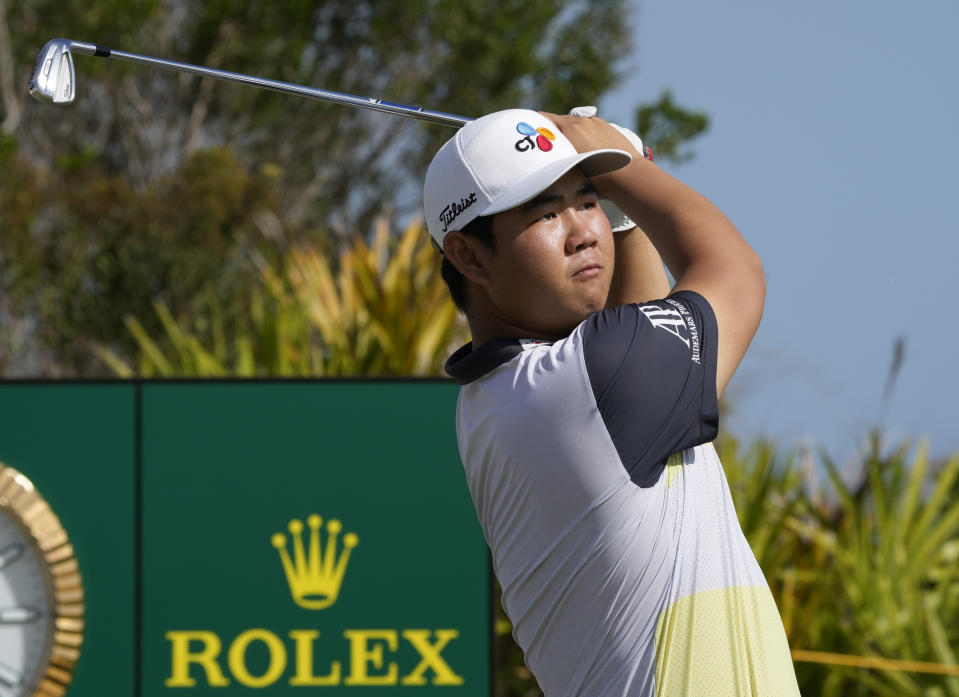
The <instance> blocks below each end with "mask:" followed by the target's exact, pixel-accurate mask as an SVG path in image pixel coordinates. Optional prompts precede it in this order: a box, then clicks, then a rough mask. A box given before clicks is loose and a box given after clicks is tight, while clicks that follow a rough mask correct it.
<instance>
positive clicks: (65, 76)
mask: <svg viewBox="0 0 959 697" xmlns="http://www.w3.org/2000/svg"><path fill="white" fill-rule="evenodd" d="M70 43H71V42H70V41H69V40H68V39H51V40H50V41H48V42H47V45H46V46H44V47H43V50H42V51H40V55H39V56H38V57H37V63H36V65H34V66H33V75H32V76H31V77H30V82H29V84H28V85H27V86H28V88H29V90H30V95H31V96H32V97H33V98H34V99H36V100H39V101H41V102H48V103H50V104H72V103H73V99H74V97H75V96H76V89H75V86H74V85H75V79H76V75H75V74H74V70H73V54H71V53H70Z"/></svg>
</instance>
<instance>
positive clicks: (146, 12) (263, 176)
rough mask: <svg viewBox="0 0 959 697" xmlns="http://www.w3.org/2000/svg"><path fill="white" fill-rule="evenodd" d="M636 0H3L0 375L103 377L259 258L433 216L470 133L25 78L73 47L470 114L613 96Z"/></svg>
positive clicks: (187, 80) (237, 99) (141, 71)
mask: <svg viewBox="0 0 959 697" xmlns="http://www.w3.org/2000/svg"><path fill="white" fill-rule="evenodd" d="M629 19H630V17H629V5H628V3H627V1H626V0H595V1H593V2H582V1H577V0H541V1H539V2H535V3H530V2H526V1H525V0H500V1H498V2H495V3H494V2H471V3H461V2H453V1H452V0H379V1H376V2H373V1H372V0H326V1H325V2H316V1H315V0H290V1H288V2H282V3H248V2H241V1H240V0H210V1H209V2H202V3H196V2H187V1H186V0H122V1H121V0H89V1H88V2H83V3H66V4H64V3H53V2H50V1H49V0H29V1H25V2H11V1H10V0H0V373H2V374H7V375H23V374H30V375H74V376H92V375H97V374H103V373H105V372H106V368H105V367H104V366H103V364H102V363H101V362H100V361H99V359H98V358H96V357H95V355H94V353H93V352H92V351H91V346H92V345H93V344H94V343H101V344H106V345H109V346H110V347H111V348H112V349H114V350H115V351H117V352H118V353H119V354H121V355H128V356H129V355H131V354H133V353H134V344H133V341H132V339H131V337H130V336H129V334H128V332H127V329H126V327H125V325H124V323H123V318H124V317H125V316H127V315H133V316H135V317H137V318H138V319H139V320H140V321H141V322H142V323H143V324H144V325H146V329H147V331H148V332H149V333H150V334H152V335H156V334H158V333H160V332H159V330H160V327H159V319H158V318H157V316H156V313H155V312H153V310H152V303H153V301H155V300H162V301H163V302H164V303H166V304H167V306H168V307H169V308H170V309H171V311H172V312H173V314H174V315H175V316H177V317H184V316H186V315H188V314H189V313H190V310H191V307H192V306H193V303H195V302H196V299H197V298H198V297H199V296H200V295H201V293H202V292H209V291H210V289H211V286H212V289H213V290H214V291H215V292H216V293H217V296H218V297H219V298H221V299H222V301H223V306H224V309H225V312H226V314H227V316H231V315H234V314H236V313H242V312H243V311H244V310H243V308H244V306H245V304H246V303H248V302H249V292H248V291H247V289H248V288H249V286H250V284H251V283H252V282H254V280H255V277H256V275H257V273H258V272H257V267H256V264H255V263H254V261H256V260H261V261H262V260H264V259H265V260H267V261H269V260H271V259H275V258H277V256H278V255H279V254H280V253H282V252H283V251H284V249H286V248H287V247H288V246H289V245H290V244H292V243H295V242H296V241H297V240H299V239H302V238H303V237H305V236H310V237H312V238H314V239H317V238H319V239H321V240H323V241H324V243H326V244H329V245H331V246H335V245H337V244H338V243H339V242H341V241H342V240H343V239H345V238H346V237H348V236H349V235H350V234H353V233H355V232H356V231H360V232H362V231H363V230H369V229H371V225H370V223H371V221H372V220H373V218H374V217H375V216H377V215H379V214H382V213H383V212H394V213H399V214H400V215H399V216H398V217H400V218H402V217H404V215H405V214H417V213H418V212H419V207H420V203H419V196H420V182H421V181H422V176H423V173H424V170H425V165H426V163H427V162H428V160H429V157H430V156H431V154H432V153H433V152H435V150H436V148H437V147H438V146H439V145H440V144H441V143H442V141H443V140H445V139H446V138H448V137H449V136H450V135H451V133H452V131H451V129H449V128H446V127H442V126H436V125H428V124H423V123H421V122H418V121H413V120H410V119H401V118H397V117H392V116H388V115H383V114H376V113H372V112H367V111H361V110H356V109H350V108H346V107H342V106H337V105H332V104H328V103H323V102H317V101H313V100H309V99H305V98H298V97H293V96H290V95H284V94H276V93H273V92H267V91H263V90H258V89H254V88H250V87H245V86H242V85H236V84H230V83H223V82H218V81H214V80H201V79H198V78H194V77H192V76H188V75H180V74H175V73H168V72H163V71H159V70H151V69H149V68H144V67H141V66H134V65H129V64H125V63H122V62H119V61H112V60H111V61H106V60H102V59H96V58H92V57H87V56H80V55H77V56H75V64H76V69H77V86H76V91H77V101H76V103H75V104H74V105H72V106H70V107H54V106H51V105H46V104H39V103H36V102H33V101H32V100H31V99H30V98H29V96H28V95H27V92H26V89H25V85H26V82H27V80H28V78H29V75H30V71H31V70H32V67H33V63H34V60H35V59H36V56H37V55H38V53H39V51H40V49H41V47H42V46H43V44H44V43H45V42H46V41H47V40H48V39H50V38H53V37H57V36H62V37H67V38H72V39H78V40H84V41H90V42H94V43H100V44H103V45H107V46H110V47H112V48H116V49H120V50H127V51H131V52H134V53H144V54H147V55H154V56H160V57H167V58H171V59H175V60H180V61H185V62H188V63H197V64H201V65H209V66H214V67H221V68H224V69H227V70H233V71H236V72H243V73H251V74H254V75H262V76H265V77H271V78H275V79H279V80H284V81H288V82H294V83H301V84H308V85H315V86H318V87H324V88H327V89H332V90H337V91H342V92H348V93H351V94H358V95H372V96H378V97H383V98H386V99H389V100H392V101H397V102H402V103H408V104H421V105H424V106H427V107H430V108H433V109H439V110H443V111H448V112H452V113H459V114H464V115H467V116H478V115H481V114H483V113H487V112H489V111H492V110H495V109H498V108H505V107H511V106H527V107H533V108H539V109H546V110H551V111H557V112H564V111H566V110H567V109H568V108H569V107H570V106H575V105H579V104H592V103H596V101H597V100H598V98H599V97H600V96H601V95H602V94H603V93H604V92H606V91H607V90H609V88H610V87H612V86H613V85H614V84H615V81H616V79H617V71H618V69H619V67H620V66H621V65H622V64H623V62H622V60H621V59H624V58H627V57H628V55H629V53H630V46H629V36H630V33H631V32H630V26H629Z"/></svg>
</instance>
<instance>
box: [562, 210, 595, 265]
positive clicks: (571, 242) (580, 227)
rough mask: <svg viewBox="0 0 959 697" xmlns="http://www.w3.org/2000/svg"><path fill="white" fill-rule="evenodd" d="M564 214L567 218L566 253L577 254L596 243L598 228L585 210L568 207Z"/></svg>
mask: <svg viewBox="0 0 959 697" xmlns="http://www.w3.org/2000/svg"><path fill="white" fill-rule="evenodd" d="M564 215H565V217H566V218H567V221H566V226H567V227H566V254H575V253H576V252H580V251H582V250H584V249H588V248H589V247H592V246H593V245H595V244H596V241H597V240H596V230H594V229H593V225H592V224H591V223H592V220H591V219H590V218H589V216H587V215H584V211H577V210H571V209H567V210H566V211H564Z"/></svg>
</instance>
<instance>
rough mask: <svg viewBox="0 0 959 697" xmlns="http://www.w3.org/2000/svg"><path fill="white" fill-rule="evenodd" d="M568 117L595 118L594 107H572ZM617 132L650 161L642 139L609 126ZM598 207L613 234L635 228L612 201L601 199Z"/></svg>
mask: <svg viewBox="0 0 959 697" xmlns="http://www.w3.org/2000/svg"><path fill="white" fill-rule="evenodd" d="M569 115H570V116H582V117H584V118H589V117H591V116H596V107H594V106H578V107H573V108H572V109H570V110H569ZM609 125H610V126H612V127H613V128H615V129H616V130H617V131H619V132H620V133H622V134H623V135H624V136H625V137H626V140H628V141H629V142H630V144H631V145H632V146H633V147H634V148H636V150H637V151H638V152H640V153H642V154H643V156H644V157H646V158H649V159H652V158H651V157H650V156H649V154H648V151H647V150H646V147H645V146H644V145H643V141H642V139H640V137H639V136H638V135H636V134H635V133H633V132H632V131H631V130H629V129H628V128H623V127H622V126H618V125H617V124H615V123H611V124H609ZM599 205H600V207H601V208H602V209H603V212H604V213H605V214H606V217H607V218H609V226H610V227H611V228H612V229H613V232H623V231H624V230H631V229H633V228H634V227H636V223H634V222H633V221H632V220H630V219H629V217H628V216H627V215H626V214H625V213H623V212H622V211H621V210H619V208H618V207H617V206H616V204H615V203H613V202H612V201H607V200H606V199H603V200H601V201H600V202H599Z"/></svg>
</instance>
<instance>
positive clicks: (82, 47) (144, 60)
mask: <svg viewBox="0 0 959 697" xmlns="http://www.w3.org/2000/svg"><path fill="white" fill-rule="evenodd" d="M71 50H73V51H75V52H77V53H80V54H83V55H88V56H96V57H98V58H113V59H116V60H121V61H126V62H127V63H136V64H137V65H145V66H148V67H151V68H159V69H160V70H169V71H174V72H180V73H189V74H190V75H197V76H199V77H208V78H213V79H214V80H224V81H226V82H238V83H240V84H244V85H252V86H254V87H262V88H264V89H268V90H273V91H274V92H284V93H286V94H295V95H299V96H301V97H309V98H311V99H318V100H321V101H326V102H334V103H336V104H342V105H344V106H351V107H356V108H359V109H370V110H372V111H379V112H383V113H387V114H395V115H397V116H405V117H407V118H411V119H419V120H421V121H428V122H430V123H438V124H441V125H444V126H453V127H454V128H459V127H461V126H463V125H464V124H466V123H468V122H470V121H472V120H473V119H471V118H469V117H467V116H459V115H458V114H448V113H446V112H443V111H434V110H432V109H424V108H423V107H418V106H411V105H408V104H398V103H396V102H389V101H386V100H383V99H373V98H372V97H358V96H356V95H352V94H344V93H342V92H334V91H332V90H323V89H319V88H317V87H307V86H305V85H296V84H293V83H289V82H281V81H279V80H271V79H269V78H264V77H255V76H253V75H244V74H242V73H233V72H230V71H228V70H219V69H216V68H206V67H203V66H201V65H191V64H190V63H180V62H178V61H171V60H166V59H163V58H153V57H151V56H142V55H139V54H136V53H127V52H125V51H116V50H114V49H111V48H108V47H106V46H99V45H96V44H90V43H86V42H82V41H72V42H71Z"/></svg>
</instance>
